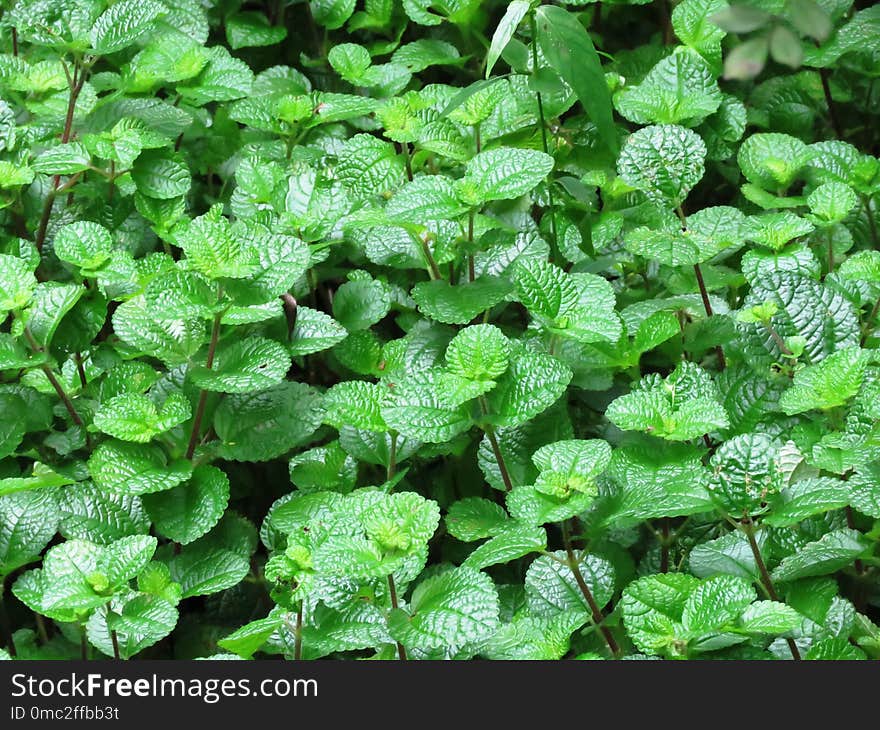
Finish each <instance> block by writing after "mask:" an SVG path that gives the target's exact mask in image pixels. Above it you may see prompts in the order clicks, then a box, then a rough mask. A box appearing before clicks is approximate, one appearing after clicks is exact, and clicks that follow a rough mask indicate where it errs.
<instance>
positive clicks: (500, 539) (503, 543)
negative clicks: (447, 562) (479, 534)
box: [462, 523, 547, 570]
mask: <svg viewBox="0 0 880 730" xmlns="http://www.w3.org/2000/svg"><path fill="white" fill-rule="evenodd" d="M546 547H547V533H546V531H545V530H544V528H543V527H533V526H530V525H519V524H516V523H511V524H510V525H509V526H507V527H505V529H504V531H503V532H500V533H499V534H497V535H495V536H494V537H492V538H490V539H489V540H487V541H486V542H484V543H483V544H482V545H480V546H479V547H477V548H476V549H475V550H474V551H473V552H472V553H471V554H470V555H468V556H467V558H466V559H465V561H464V562H463V563H462V565H464V566H467V567H469V568H474V569H475V570H483V569H484V568H488V567H489V566H490V565H498V564H501V563H509V562H510V561H511V560H516V559H518V558H522V557H524V556H526V555H530V554H532V553H535V552H540V551H542V550H544V549H545V548H546Z"/></svg>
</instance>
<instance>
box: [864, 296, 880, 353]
mask: <svg viewBox="0 0 880 730" xmlns="http://www.w3.org/2000/svg"><path fill="white" fill-rule="evenodd" d="M878 313H880V297H878V298H877V301H876V302H874V306H873V307H872V308H871V311H870V312H869V313H868V319H866V320H865V326H864V328H863V329H862V342H861V344H862V347H864V346H865V343H866V342H867V341H868V338H869V337H870V336H871V332H872V330H873V329H874V328H873V327H872V326H871V323H872V322H873V321H874V319H876V317H877V314H878Z"/></svg>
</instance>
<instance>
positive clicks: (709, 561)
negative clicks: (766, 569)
mask: <svg viewBox="0 0 880 730" xmlns="http://www.w3.org/2000/svg"><path fill="white" fill-rule="evenodd" d="M765 538H766V532H763V531H762V532H760V533H758V535H757V536H756V542H757V544H758V545H759V546H762V545H763V544H764V543H766V539H765ZM759 549H761V552H762V553H763V552H764V550H763V549H762V548H760V547H759ZM688 563H689V564H690V569H691V572H692V573H693V574H694V575H696V576H697V577H698V578H707V577H710V576H713V575H733V576H738V577H740V578H746V579H748V580H750V581H752V582H756V581H759V580H760V572H759V570H758V566H757V563H756V562H755V556H754V553H752V548H751V546H750V545H749V541H748V538H747V537H746V536H745V535H743V534H742V533H741V532H739V531H734V532H729V533H727V534H726V535H722V536H721V537H719V538H716V539H715V540H709V541H707V542H704V543H701V544H700V545H696V546H695V547H694V549H693V550H691V554H690V557H689V559H688Z"/></svg>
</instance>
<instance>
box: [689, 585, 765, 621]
mask: <svg viewBox="0 0 880 730" xmlns="http://www.w3.org/2000/svg"><path fill="white" fill-rule="evenodd" d="M756 598H757V593H756V592H755V589H754V588H753V587H752V585H751V583H750V582H749V581H748V580H745V579H744V578H738V577H736V576H733V575H717V576H714V577H712V578H708V579H706V580H704V581H702V582H701V583H700V584H699V585H698V586H696V587H695V588H694V590H693V591H691V592H690V594H689V595H688V597H687V600H686V601H685V604H684V607H683V608H682V613H681V623H682V626H683V627H684V629H685V630H686V631H687V632H689V633H690V634H693V635H701V634H706V633H709V632H712V631H717V630H719V629H721V628H722V627H723V626H724V625H725V624H728V623H730V622H731V621H733V620H734V619H735V618H737V617H738V616H739V615H740V614H741V613H742V612H743V610H744V609H745V608H746V607H747V606H748V605H749V604H750V603H752V601H754V600H755V599H756Z"/></svg>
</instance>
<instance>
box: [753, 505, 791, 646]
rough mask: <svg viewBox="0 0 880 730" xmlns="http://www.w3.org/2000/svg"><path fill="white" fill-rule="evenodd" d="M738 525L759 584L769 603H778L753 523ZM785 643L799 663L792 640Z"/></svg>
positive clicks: (777, 595) (777, 596)
mask: <svg viewBox="0 0 880 730" xmlns="http://www.w3.org/2000/svg"><path fill="white" fill-rule="evenodd" d="M739 525H740V529H741V530H742V531H743V532H744V533H745V536H746V538H747V539H748V541H749V547H750V548H751V550H752V556H753V557H754V558H755V565H756V566H757V567H758V572H759V573H760V574H761V583H762V585H763V587H764V590H765V591H766V592H767V596H768V597H769V598H770V600H771V601H777V602H778V601H779V594H778V593H777V592H776V588H775V587H774V585H773V581H772V579H771V578H770V572H769V571H768V570H767V565H766V564H765V563H764V558H763V556H762V555H761V549H760V548H759V547H758V542H757V541H756V540H755V523H754V522H752V518H751V517H745V518H743V519H742V520H741V521H740V522H739ZM785 641H786V643H787V644H788V648H789V651H791V656H792V659H795V660H798V661H800V658H801V653H800V651H799V650H798V647H797V644H796V643H795V641H794V639H786V640H785Z"/></svg>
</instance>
